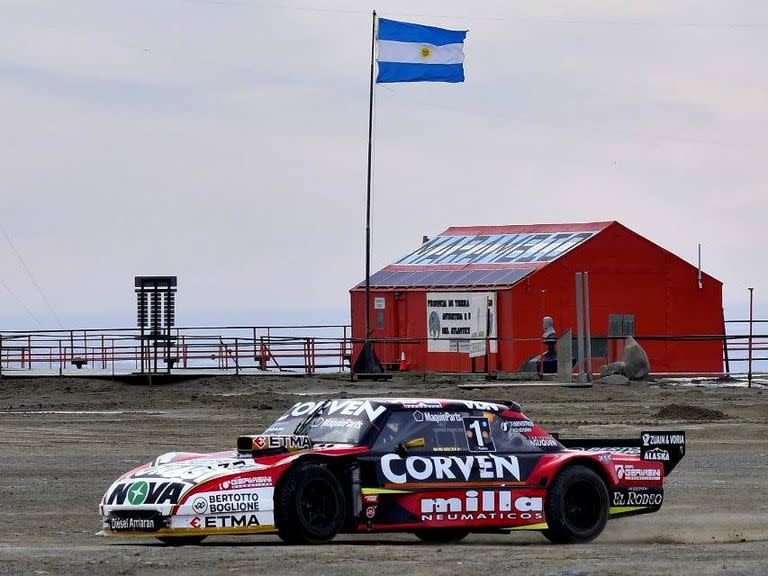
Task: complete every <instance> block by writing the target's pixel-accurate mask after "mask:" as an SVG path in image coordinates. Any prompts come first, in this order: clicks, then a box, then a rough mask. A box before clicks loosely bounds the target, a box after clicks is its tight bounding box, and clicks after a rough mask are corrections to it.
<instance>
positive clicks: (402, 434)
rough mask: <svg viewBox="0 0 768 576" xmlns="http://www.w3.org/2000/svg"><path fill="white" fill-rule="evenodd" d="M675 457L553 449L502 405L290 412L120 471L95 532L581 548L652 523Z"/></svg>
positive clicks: (671, 445)
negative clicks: (621, 521) (208, 449)
mask: <svg viewBox="0 0 768 576" xmlns="http://www.w3.org/2000/svg"><path fill="white" fill-rule="evenodd" d="M684 451H685V433H684V432H658V431H655V432H642V433H641V434H640V437H639V438H638V439H636V440H595V439H591V440H588V439H585V440H565V439H558V438H557V437H555V436H553V435H551V434H549V433H547V432H545V431H544V430H542V429H541V428H540V427H538V426H537V425H536V424H534V423H533V422H531V421H530V420H529V419H528V418H527V417H526V416H525V415H524V414H523V413H522V411H521V409H520V406H518V405H517V404H515V403H513V402H509V403H507V402H505V403H490V402H478V401H470V400H433V399H384V398H360V399H336V400H325V401H318V402H299V403H297V404H295V405H294V406H292V407H291V408H290V409H289V410H288V411H287V412H286V413H285V414H283V415H282V416H280V417H279V418H278V419H277V420H276V421H275V422H274V423H273V424H272V425H271V426H269V427H268V428H267V429H266V430H265V431H264V432H263V433H262V434H260V435H256V436H241V437H240V438H238V440H237V449H236V450H230V451H226V452H217V453H213V454H197V453H189V452H171V453H168V454H163V455H162V456H159V457H158V458H156V459H155V460H154V461H153V462H150V463H147V464H144V465H142V466H139V467H138V468H135V469H134V470H131V471H130V472H127V473H126V474H124V475H123V476H121V477H120V478H118V479H117V480H116V481H115V482H114V483H113V484H112V485H111V486H110V487H109V489H108V490H107V492H106V494H105V495H104V498H103V499H102V502H101V506H100V511H101V515H102V517H103V532H102V533H103V534H105V535H114V536H123V535H144V536H155V537H157V538H159V539H160V540H162V541H163V542H166V543H169V544H193V543H198V542H200V541H202V540H203V538H205V537H206V536H208V535H214V534H253V533H277V534H278V535H279V536H280V537H281V538H282V539H283V540H284V541H286V542H289V543H313V544H314V543H321V542H327V541H329V540H331V539H332V538H333V537H334V536H336V534H338V533H340V532H341V533H353V532H412V533H414V534H416V536H418V537H419V538H421V539H422V540H425V541H428V542H450V541H458V540H460V539H461V538H463V537H464V536H466V535H467V534H468V533H470V532H507V531H513V530H539V531H541V532H542V533H543V534H544V535H545V536H546V537H547V538H548V539H549V540H551V541H552V542H556V543H576V542H588V541H590V540H592V539H594V538H596V537H597V536H598V535H599V534H600V533H601V532H602V531H603V528H604V527H605V524H606V522H607V521H608V520H609V519H611V518H615V517H619V516H629V515H633V514H644V513H648V512H655V511H657V510H658V509H659V508H660V507H661V504H662V501H663V498H664V491H663V488H662V485H663V482H664V478H665V476H666V475H667V474H668V473H669V472H670V471H671V470H672V468H673V467H674V466H675V465H676V464H677V463H678V462H679V461H680V459H681V458H682V457H683V454H684Z"/></svg>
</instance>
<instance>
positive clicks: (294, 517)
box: [275, 463, 345, 544]
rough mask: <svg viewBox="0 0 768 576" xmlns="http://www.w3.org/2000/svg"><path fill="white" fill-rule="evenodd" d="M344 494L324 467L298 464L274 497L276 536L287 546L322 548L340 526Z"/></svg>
mask: <svg viewBox="0 0 768 576" xmlns="http://www.w3.org/2000/svg"><path fill="white" fill-rule="evenodd" d="M344 510H345V503H344V492H343V491H342V490H341V486H340V485H339V481H338V480H337V479H336V476H334V475H333V474H332V473H331V472H330V471H329V470H328V469H327V468H326V467H325V466H321V465H320V464H313V463H307V464H299V465H298V466H297V467H296V468H293V469H292V470H289V471H288V472H287V473H286V477H285V479H284V480H283V481H282V482H281V483H280V486H279V487H278V489H277V493H276V494H275V523H276V524H277V531H278V532H277V533H278V536H280V538H282V540H283V542H286V543H287V544H322V543H323V542H328V541H329V540H332V539H333V537H334V536H336V534H337V533H338V531H339V529H340V528H341V525H342V523H343V522H344Z"/></svg>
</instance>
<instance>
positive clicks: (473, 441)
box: [464, 416, 496, 452]
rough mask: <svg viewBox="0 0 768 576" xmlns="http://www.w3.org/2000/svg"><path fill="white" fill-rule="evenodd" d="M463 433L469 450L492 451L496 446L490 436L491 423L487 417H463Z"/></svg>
mask: <svg viewBox="0 0 768 576" xmlns="http://www.w3.org/2000/svg"><path fill="white" fill-rule="evenodd" d="M464 433H465V434H466V436H467V444H468V445H469V451H470V452H494V451H495V450H496V447H495V446H494V444H493V438H491V425H490V423H489V422H488V418H482V417H474V416H473V417H465V418H464Z"/></svg>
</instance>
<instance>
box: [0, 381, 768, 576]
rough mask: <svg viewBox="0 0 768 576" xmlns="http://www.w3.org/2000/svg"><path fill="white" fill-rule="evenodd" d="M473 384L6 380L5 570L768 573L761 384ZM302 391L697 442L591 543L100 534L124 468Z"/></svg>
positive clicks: (0, 533)
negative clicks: (413, 400)
mask: <svg viewBox="0 0 768 576" xmlns="http://www.w3.org/2000/svg"><path fill="white" fill-rule="evenodd" d="M467 382H470V383H472V382H476V383H478V384H481V383H484V382H483V381H482V380H476V381H472V380H468V379H467V378H463V377H462V378H458V377H431V378H429V379H428V380H426V381H423V380H422V379H421V377H416V376H412V377H401V378H399V379H397V380H394V381H391V382H386V383H384V382H381V383H375V382H355V383H352V382H349V380H348V379H342V378H337V377H302V378H292V377H281V376H241V377H228V376H220V377H210V378H202V379H198V380H193V381H188V382H183V383H176V384H167V385H155V386H151V387H150V386H138V385H128V384H123V383H117V382H110V381H107V380H90V379H88V380H86V379H51V378H38V379H25V380H17V379H13V380H7V379H6V380H0V437H1V438H2V442H1V443H0V502H2V511H3V517H2V522H0V573H2V574H88V575H89V576H93V575H108V576H111V575H118V574H119V575H123V574H153V575H154V574H173V575H180V574H190V573H193V574H214V573H216V574H218V573H228V572H244V571H246V570H247V571H249V572H251V573H256V574H301V575H303V574H307V575H309V574H312V575H320V574H349V575H356V574H361V575H363V574H364V575H366V576H370V575H371V574H373V573H375V574H376V575H377V576H379V575H389V574H393V575H394V574H397V575H409V576H411V575H415V576H420V575H427V574H429V575H432V574H491V573H493V574H540V575H562V576H566V575H567V576H587V575H593V574H616V575H622V576H626V575H627V574H643V575H646V574H648V575H650V574H653V575H662V574H664V575H666V574H669V575H694V574H695V575H696V576H707V575H711V574H712V575H713V574H718V575H721V574H723V575H725V574H729V575H730V574H755V575H758V574H760V575H763V574H766V573H768V389H752V390H747V389H745V388H704V387H683V386H670V385H664V384H662V385H660V386H658V385H656V386H647V385H640V384H633V385H631V386H629V387H606V386H599V385H596V386H594V387H592V388H580V389H567V388H562V387H557V386H549V387H542V386H515V387H509V388H478V389H474V390H465V389H459V388H458V387H457V385H458V384H466V383H467ZM307 395H310V396H318V397H321V396H323V395H332V396H344V395H346V396H364V395H377V396H381V395H396V396H431V397H456V398H472V399H478V400H516V401H518V402H520V403H521V404H522V405H523V407H524V410H525V412H526V414H527V415H528V416H530V417H531V418H533V419H534V420H536V421H538V422H540V423H541V424H543V425H544V426H545V427H547V428H548V429H549V430H551V431H560V432H561V433H564V434H566V435H571V436H587V435H594V436H616V437H620V436H627V437H634V436H635V435H636V434H637V433H638V431H639V430H640V429H641V428H646V427H648V428H652V427H667V428H675V429H678V428H683V429H685V430H686V431H687V438H688V453H687V455H686V457H685V458H684V459H683V461H682V463H681V464H680V465H679V466H678V467H677V469H676V470H675V471H674V473H673V474H672V476H671V477H670V478H669V479H668V481H667V485H666V488H667V490H666V495H665V499H664V506H663V508H662V509H661V511H660V512H658V513H656V514H650V515H647V516H640V517H635V518H625V519H622V520H616V521H612V522H610V523H609V524H608V527H607V528H606V531H605V532H604V534H603V535H602V536H601V537H600V538H599V539H598V540H596V541H595V542H594V543H592V544H588V545H581V546H554V545H551V544H549V543H548V542H547V541H546V540H545V539H544V538H543V537H542V536H541V535H539V534H537V533H528V534H524V533H515V534H513V535H510V536H496V535H472V536H470V537H468V538H467V539H466V540H465V541H464V542H462V543H461V544H457V545H443V546H429V545H426V544H422V543H421V542H420V541H418V540H417V539H416V538H415V537H413V536H411V535H409V534H402V535H387V536H371V535H365V536H353V535H345V536H340V537H338V538H337V539H336V540H335V541H334V542H333V543H332V544H329V545H324V546H319V547H301V546H299V547H287V546H284V545H282V544H281V543H280V541H279V540H278V539H277V538H276V537H273V536H260V537H218V538H208V539H207V540H206V541H205V542H204V543H203V545H201V546H194V547H184V548H170V547H166V546H163V545H162V544H160V543H159V542H156V541H154V540H152V539H144V538H138V539H129V538H125V539H107V538H103V537H99V536H96V532H97V531H98V530H99V529H100V518H99V515H98V504H99V500H100V498H101V496H102V494H103V492H104V490H105V489H106V487H107V486H108V485H109V483H110V482H111V481H112V480H113V479H114V478H115V477H116V476H118V475H119V474H120V473H122V472H123V471H125V470H126V469H128V468H130V467H133V466H134V465H136V464H138V463H141V462H144V461H147V460H149V459H151V458H153V457H154V456H156V455H158V454H161V453H163V452H167V451H173V450H194V451H212V450H219V449H225V448H228V447H234V443H235V439H236V437H237V436H238V435H240V434H244V433H255V432H259V431H261V430H262V429H263V428H264V427H265V426H266V425H267V424H268V423H269V422H270V421H271V420H272V419H273V418H275V417H276V416H278V415H279V414H280V413H281V412H282V411H283V410H284V409H285V408H287V407H288V406H289V405H291V404H292V403H294V402H295V401H297V400H298V399H299V398H301V397H306V396H307ZM700 409H706V410H700ZM707 411H714V412H707ZM719 412H722V413H723V414H724V416H723V415H721V414H719Z"/></svg>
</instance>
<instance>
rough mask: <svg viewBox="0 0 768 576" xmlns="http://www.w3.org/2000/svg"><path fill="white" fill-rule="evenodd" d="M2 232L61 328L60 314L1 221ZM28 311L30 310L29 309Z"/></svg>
mask: <svg viewBox="0 0 768 576" xmlns="http://www.w3.org/2000/svg"><path fill="white" fill-rule="evenodd" d="M0 232H2V233H3V236H5V239H6V240H7V241H8V245H9V246H10V247H11V250H12V251H13V253H14V254H15V255H16V259H17V260H18V261H19V264H21V267H22V268H24V271H25V272H26V273H27V276H29V279H30V280H31V281H32V284H33V285H34V287H35V290H37V293H38V294H39V295H40V298H42V300H43V302H45V305H46V306H47V307H48V310H50V312H51V314H52V315H53V318H54V319H55V320H56V324H58V325H59V328H64V325H63V324H62V323H61V320H60V319H59V315H58V314H56V310H54V309H53V306H52V305H51V303H50V302H49V301H48V298H47V297H46V296H45V293H44V292H43V289H42V288H41V287H40V284H38V283H37V280H35V275H34V274H32V270H30V269H29V266H27V263H26V262H24V258H22V257H21V254H20V253H19V251H18V250H17V249H16V246H15V245H14V243H13V241H12V240H11V237H10V236H9V235H8V232H6V230H5V227H4V226H3V224H2V223H0ZM3 284H5V283H3ZM7 288H8V287H7V285H6V289H7ZM25 308H26V307H25ZM27 311H28V312H29V310H27ZM38 322H39V321H38Z"/></svg>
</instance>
